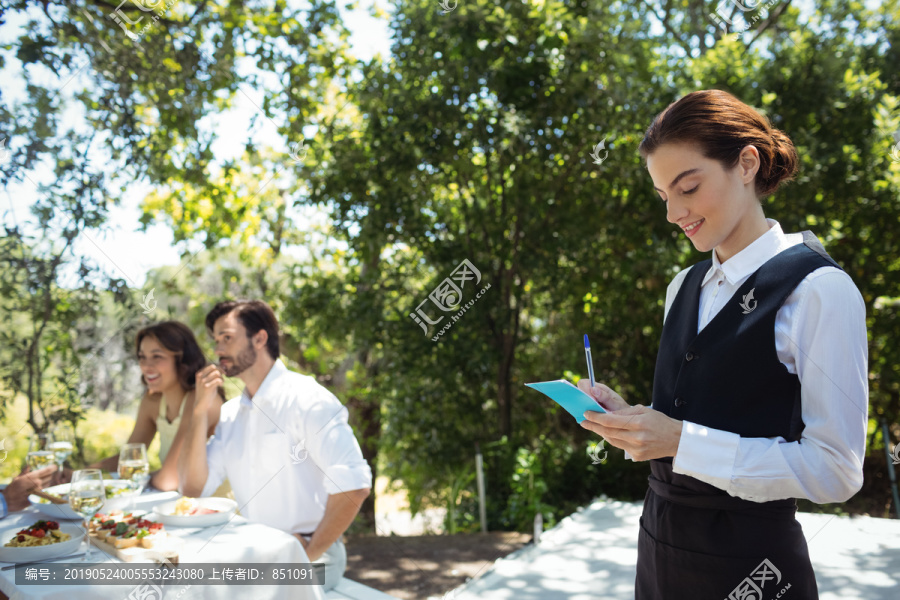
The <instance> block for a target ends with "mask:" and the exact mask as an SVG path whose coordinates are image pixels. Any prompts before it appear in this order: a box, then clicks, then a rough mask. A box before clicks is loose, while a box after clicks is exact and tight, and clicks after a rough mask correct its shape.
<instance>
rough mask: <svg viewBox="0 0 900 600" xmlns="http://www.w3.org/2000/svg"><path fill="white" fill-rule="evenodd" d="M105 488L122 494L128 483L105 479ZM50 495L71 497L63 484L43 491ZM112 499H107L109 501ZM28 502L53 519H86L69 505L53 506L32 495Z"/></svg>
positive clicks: (66, 486) (66, 485)
mask: <svg viewBox="0 0 900 600" xmlns="http://www.w3.org/2000/svg"><path fill="white" fill-rule="evenodd" d="M103 484H104V487H106V488H107V489H112V490H114V491H116V492H120V491H121V490H123V489H125V488H127V487H128V483H127V482H125V481H116V480H113V479H104V480H103ZM43 491H45V492H47V493H48V494H53V495H55V496H61V497H63V498H68V495H69V484H68V483H62V484H60V485H54V486H53V487H49V488H46V489H45V490H43ZM111 499H112V498H109V497H107V501H109V500H111ZM28 501H29V502H31V505H32V506H34V507H35V508H37V509H38V510H39V511H41V512H42V513H43V514H45V515H47V516H48V517H50V518H51V519H56V520H59V519H63V520H69V521H73V520H79V521H80V520H84V517H82V516H81V515H79V514H78V513H77V512H75V511H74V510H72V507H70V506H69V505H68V504H53V503H52V502H50V501H49V500H44V499H43V498H41V497H40V496H35V495H34V494H31V495H30V496H28ZM104 508H106V506H105V505H104V507H103V508H101V509H100V512H103V510H104Z"/></svg>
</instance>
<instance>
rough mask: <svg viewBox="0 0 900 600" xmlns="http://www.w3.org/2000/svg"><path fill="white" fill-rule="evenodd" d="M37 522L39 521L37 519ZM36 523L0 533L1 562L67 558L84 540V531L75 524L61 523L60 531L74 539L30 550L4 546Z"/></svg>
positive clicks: (34, 547)
mask: <svg viewBox="0 0 900 600" xmlns="http://www.w3.org/2000/svg"><path fill="white" fill-rule="evenodd" d="M36 520H37V519H36ZM33 524H34V523H28V524H26V525H25V526H24V527H14V528H12V529H4V530H3V531H2V532H0V562H14V563H20V562H28V561H32V560H44V559H45V558H53V557H54V556H65V555H66V554H72V553H73V552H75V551H77V550H78V547H79V546H80V545H81V541H82V540H83V539H84V529H82V528H81V527H79V526H78V525H75V524H74V523H60V524H59V529H60V531H62V532H63V533H68V534H69V535H71V536H72V537H71V538H70V539H68V540H66V541H65V542H59V543H56V544H50V545H48V546H31V547H29V548H7V547H6V546H5V545H4V544H6V542H8V541H10V540H11V539H13V538H14V537H15V536H16V534H18V533H19V532H20V531H21V530H23V529H25V528H27V527H28V526H30V525H33Z"/></svg>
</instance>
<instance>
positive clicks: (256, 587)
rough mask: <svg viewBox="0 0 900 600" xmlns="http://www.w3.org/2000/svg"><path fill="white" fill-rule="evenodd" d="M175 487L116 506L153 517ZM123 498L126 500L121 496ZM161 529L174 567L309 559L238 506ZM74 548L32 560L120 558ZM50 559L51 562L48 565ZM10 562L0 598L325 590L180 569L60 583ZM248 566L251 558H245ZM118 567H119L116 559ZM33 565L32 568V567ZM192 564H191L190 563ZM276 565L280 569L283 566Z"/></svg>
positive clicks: (271, 594)
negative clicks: (120, 580)
mask: <svg viewBox="0 0 900 600" xmlns="http://www.w3.org/2000/svg"><path fill="white" fill-rule="evenodd" d="M180 497H181V495H180V494H179V493H178V492H162V491H159V490H155V489H152V488H149V489H147V490H145V491H144V492H143V493H141V494H140V495H136V496H132V497H130V498H126V499H117V500H120V501H119V502H118V506H124V507H125V509H126V510H134V511H135V512H137V511H148V513H149V514H148V515H147V518H149V519H153V513H152V510H153V508H154V507H155V506H158V505H160V504H163V503H167V502H171V501H173V500H177V499H178V498H180ZM123 502H124V504H123ZM116 506H117V505H116V504H115V503H109V502H108V504H107V505H106V506H104V508H103V509H101V512H103V511H104V510H109V509H110V508H111V507H113V508H115V507H116ZM52 507H53V505H48V506H46V507H42V509H41V510H39V509H38V508H37V507H36V506H34V505H32V506H29V507H28V508H25V509H24V510H20V511H16V512H12V513H10V514H9V515H8V516H7V517H6V518H4V519H0V530H7V529H10V528H19V527H22V528H24V527H27V526H29V525H32V524H33V523H34V522H35V521H37V520H40V519H49V518H52V512H53V508H52ZM60 522H61V523H62V522H67V523H75V524H78V525H79V526H83V523H82V522H79V521H60ZM165 529H166V531H167V533H168V535H169V536H172V537H174V538H178V539H177V540H175V541H176V543H177V544H178V547H179V553H178V567H177V568H181V569H182V571H183V572H189V570H188V569H189V567H190V566H191V565H198V564H204V565H206V568H207V570H206V573H207V576H208V574H209V566H210V565H213V572H214V573H216V575H219V574H220V573H221V574H222V575H223V576H224V573H225V572H226V570H228V573H229V574H230V573H231V572H232V571H234V572H237V569H240V568H245V569H247V570H246V572H248V573H249V571H250V569H249V568H247V565H248V564H249V563H252V564H255V565H259V567H260V569H259V572H264V571H266V569H267V568H268V569H269V570H270V571H271V570H272V569H273V568H275V567H287V570H291V567H294V568H293V571H294V572H295V573H296V572H299V571H302V570H303V569H300V567H308V566H310V565H309V563H310V561H309V558H308V557H307V555H306V551H305V550H304V548H303V546H302V545H301V544H300V542H299V541H298V540H297V538H295V537H294V536H293V535H291V534H289V533H287V532H285V531H281V530H278V529H275V528H273V527H269V526H267V525H263V524H261V523H253V522H251V521H248V520H247V519H246V518H245V517H242V516H241V515H240V514H239V513H238V514H235V515H233V516H232V517H231V518H230V520H228V521H227V522H226V523H224V524H220V525H213V526H207V527H171V526H168V525H166V526H165ZM85 550H86V543H82V544H81V549H80V550H79V551H78V553H77V554H80V553H83V552H84V551H85ZM77 554H76V555H75V557H73V558H65V557H62V558H60V559H55V560H53V561H51V562H42V563H41V564H36V565H31V567H32V568H36V569H40V568H42V567H49V568H51V569H54V570H57V571H61V570H62V567H60V566H59V565H61V564H66V565H67V566H72V567H76V568H77V567H81V566H84V565H92V566H97V567H110V568H114V567H115V566H116V565H121V564H123V561H121V560H119V558H117V557H116V556H115V555H110V554H109V553H107V552H104V551H103V550H101V549H99V548H98V547H97V546H95V545H94V544H93V543H92V544H91V553H90V558H89V559H88V561H85V562H82V557H80V556H77ZM54 564H55V565H56V566H55V567H54V566H53V565H54ZM9 565H10V563H4V562H0V598H3V596H6V597H7V598H9V599H10V600H36V599H42V600H105V599H107V598H108V599H114V600H194V599H197V600H200V599H209V600H218V599H225V598H227V599H231V598H245V597H246V598H253V599H254V600H257V599H259V600H279V599H282V598H291V599H297V600H325V593H324V592H323V587H322V586H321V585H313V584H309V583H302V582H301V583H292V584H289V585H286V584H282V583H278V584H276V583H274V582H272V583H268V581H271V578H270V579H267V583H264V584H248V582H247V581H246V580H244V581H240V582H238V581H236V580H233V578H232V577H229V581H228V582H225V581H218V580H217V581H216V582H215V583H213V582H211V581H210V580H209V579H198V578H192V577H185V578H180V579H177V580H176V579H171V580H169V579H166V580H165V581H162V580H154V581H140V582H138V581H137V580H134V581H129V582H128V583H127V584H125V585H118V584H113V585H110V584H97V583H82V582H78V583H66V584H53V585H48V584H44V583H42V582H41V581H40V580H38V581H37V582H36V583H35V582H33V581H28V582H27V583H24V582H23V583H22V584H17V583H16V572H21V573H22V574H21V575H20V578H21V579H24V569H25V568H26V566H21V567H18V568H9V569H3V567H8V566H9ZM127 565H128V566H134V567H147V568H154V569H155V568H157V567H158V568H162V569H166V568H171V567H167V566H165V565H162V566H160V565H156V564H154V563H133V562H129V563H127ZM251 566H252V565H251ZM118 568H119V569H124V568H125V567H118ZM34 572H35V571H32V573H34ZM195 572H196V571H195ZM281 572H282V573H283V572H284V571H281Z"/></svg>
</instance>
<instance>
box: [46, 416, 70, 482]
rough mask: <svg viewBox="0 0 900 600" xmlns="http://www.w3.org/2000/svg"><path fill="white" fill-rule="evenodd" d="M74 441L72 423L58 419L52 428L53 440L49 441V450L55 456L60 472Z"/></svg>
mask: <svg viewBox="0 0 900 600" xmlns="http://www.w3.org/2000/svg"><path fill="white" fill-rule="evenodd" d="M74 443H75V431H74V430H73V429H72V424H71V423H68V422H66V421H60V422H59V423H57V424H56V427H54V428H53V441H52V442H51V443H50V450H52V451H53V454H54V456H55V457H56V464H57V465H58V466H59V472H60V473H62V470H63V463H64V462H66V459H67V458H69V456H70V455H71V454H72V448H73V445H74Z"/></svg>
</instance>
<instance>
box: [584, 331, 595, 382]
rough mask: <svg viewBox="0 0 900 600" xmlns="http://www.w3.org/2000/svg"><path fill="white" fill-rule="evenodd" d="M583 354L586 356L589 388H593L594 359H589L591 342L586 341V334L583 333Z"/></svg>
mask: <svg viewBox="0 0 900 600" xmlns="http://www.w3.org/2000/svg"><path fill="white" fill-rule="evenodd" d="M584 356H585V358H587V364H588V377H589V378H590V380H591V389H594V361H593V360H592V359H591V343H590V342H589V341H588V337H587V334H584Z"/></svg>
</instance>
